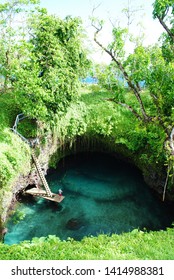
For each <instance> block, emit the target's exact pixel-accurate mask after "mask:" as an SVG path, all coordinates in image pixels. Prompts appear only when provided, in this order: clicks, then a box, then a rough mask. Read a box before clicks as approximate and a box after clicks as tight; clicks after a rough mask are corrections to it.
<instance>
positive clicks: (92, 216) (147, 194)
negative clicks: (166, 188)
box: [4, 154, 174, 244]
mask: <svg viewBox="0 0 174 280" xmlns="http://www.w3.org/2000/svg"><path fill="white" fill-rule="evenodd" d="M47 180H48V182H49V185H50V188H51V190H52V191H53V192H55V193H58V190H59V188H61V189H62V190H63V195H64V196H65V199H64V200H63V201H62V203H61V204H58V203H55V202H50V201H47V200H45V199H39V198H27V199H25V200H24V201H23V202H22V203H20V204H19V205H18V207H17V209H16V213H15V214H14V215H13V216H12V217H11V218H10V220H9V222H8V224H7V228H8V233H7V234H6V235H5V238H4V242H5V243H7V244H14V243H19V242H20V241H23V240H31V239H32V238H33V237H41V236H48V235H56V236H58V237H59V238H60V239H61V240H66V239H67V238H68V237H72V238H74V239H76V240H80V239H82V238H83V237H84V236H91V235H93V236H96V235H98V234H100V233H105V234H111V233H118V234H120V233H122V232H128V231H132V230H133V229H135V228H139V229H145V228H146V229H147V230H159V229H165V228H166V227H167V226H170V225H171V223H172V221H174V215H171V213H172V212H171V209H169V207H167V206H166V205H165V204H164V203H162V202H161V201H158V199H157V198H156V197H155V196H154V195H153V193H152V192H151V191H150V190H149V188H148V187H147V186H146V184H145V183H144V181H143V178H142V176H141V174H140V173H139V172H138V171H137V169H135V168H133V167H131V166H130V165H128V164H126V163H124V162H122V161H120V160H117V159H115V158H113V157H111V156H109V155H102V154H80V155H78V156H70V157H67V158H66V159H64V160H62V161H61V162H60V163H59V165H58V168H57V170H56V171H54V172H51V173H50V174H49V175H48V176H47Z"/></svg>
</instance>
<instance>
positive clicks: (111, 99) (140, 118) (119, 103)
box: [105, 98, 143, 121]
mask: <svg viewBox="0 0 174 280" xmlns="http://www.w3.org/2000/svg"><path fill="white" fill-rule="evenodd" d="M105 100H106V101H112V102H115V103H116V104H118V105H121V106H122V107H124V108H126V109H127V110H129V111H130V112H131V113H132V114H133V115H134V116H135V117H136V118H137V119H138V120H139V121H142V120H143V119H142V117H141V116H140V115H139V114H138V113H137V112H136V111H135V110H134V109H133V108H132V107H131V106H130V105H128V104H125V103H122V102H120V101H116V100H115V99H114V98H106V99H105Z"/></svg>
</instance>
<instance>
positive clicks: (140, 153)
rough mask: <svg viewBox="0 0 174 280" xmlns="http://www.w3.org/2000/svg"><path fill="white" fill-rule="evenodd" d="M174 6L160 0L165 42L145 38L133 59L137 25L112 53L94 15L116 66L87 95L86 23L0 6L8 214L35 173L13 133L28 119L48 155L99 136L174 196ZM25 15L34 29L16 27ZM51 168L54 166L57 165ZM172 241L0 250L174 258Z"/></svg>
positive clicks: (2, 249)
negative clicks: (15, 194) (23, 182)
mask: <svg viewBox="0 0 174 280" xmlns="http://www.w3.org/2000/svg"><path fill="white" fill-rule="evenodd" d="M172 2H173V1H170V0H156V1H154V12H153V16H154V18H157V19H158V20H159V22H160V23H161V24H162V26H163V27H164V29H165V31H166V33H165V34H164V35H163V36H162V38H161V45H158V46H150V47H148V48H145V47H144V46H143V42H142V41H141V40H138V41H137V40H136V41H135V42H134V43H135V49H134V52H133V53H132V54H129V55H126V53H125V51H124V46H125V37H126V38H128V37H129V38H130V39H131V40H132V37H131V36H130V34H129V32H128V31H129V30H128V28H120V27H119V28H116V27H114V28H113V40H112V41H111V42H110V44H109V45H108V46H107V47H105V46H103V45H102V44H101V43H100V41H99V39H98V34H99V32H100V31H101V30H102V27H103V21H98V19H97V20H96V19H94V18H92V25H93V27H94V28H95V34H94V40H95V42H96V43H97V44H98V45H99V46H100V47H101V48H102V49H103V50H104V51H105V52H107V53H108V54H109V55H110V57H111V58H112V62H111V63H110V65H96V69H95V74H96V75H97V77H98V79H99V85H96V86H91V87H85V86H83V87H82V88H80V78H81V77H84V76H85V75H86V73H87V70H89V71H92V70H91V69H90V62H89V61H88V59H87V51H86V50H85V48H84V43H83V38H84V31H83V29H82V22H81V20H80V19H79V18H71V17H66V18H65V19H64V20H62V19H60V18H57V17H56V16H50V15H48V13H47V11H46V10H45V9H40V7H39V5H38V4H39V1H35V0H17V1H16V0H11V1H9V2H6V3H5V4H0V14H1V19H2V20H1V21H0V43H1V53H0V112H1V113H0V130H1V132H0V166H1V168H0V215H3V212H4V209H5V208H7V207H9V204H10V202H11V198H12V191H13V186H14V183H15V181H16V180H17V179H18V178H19V176H20V175H26V174H28V173H29V172H30V170H31V154H30V149H29V147H28V146H27V145H26V144H25V143H23V142H22V140H21V139H20V138H19V137H18V136H17V135H15V134H13V133H12V131H11V130H10V127H12V125H13V123H14V120H15V117H16V115H17V114H19V113H21V112H23V113H24V114H25V115H26V116H27V117H28V118H27V119H25V120H24V121H22V123H20V124H19V131H20V132H21V133H22V134H23V135H24V136H26V137H35V136H39V138H40V143H41V146H42V148H43V149H44V147H46V145H47V136H48V135H52V137H53V139H54V138H55V143H59V144H60V146H59V148H61V149H62V150H63V147H64V146H66V145H68V146H69V150H71V147H72V146H73V145H74V144H75V143H76V140H77V139H78V138H80V137H83V139H86V141H88V140H89V141H91V140H92V139H97V140H98V141H100V142H101V143H107V145H108V147H109V148H110V150H111V151H113V152H117V153H120V154H122V155H123V156H125V157H127V158H129V160H131V161H132V162H134V163H135V164H136V165H137V166H138V167H139V168H140V169H141V170H142V172H143V173H144V174H146V175H147V176H148V175H149V174H150V173H152V174H153V175H155V176H157V178H158V179H159V181H160V180H161V182H163V183H161V185H160V187H161V188H163V189H164V193H163V199H164V198H165V192H166V188H167V192H168V194H171V195H172V194H173V184H174V183H173V182H174V164H173V162H174V148H173V147H174V146H172V143H173V142H174V140H172V139H174V130H173V123H174V107H173V104H174V83H173V79H174V74H173V73H174V71H173V69H174V55H173V43H174V32H173V30H174V28H173V14H174V12H173V3H172ZM169 13H170V14H169ZM21 14H22V15H23V18H24V19H25V28H22V27H21V25H20V23H19V25H17V24H16V25H15V28H13V24H14V22H13V20H12V19H14V21H15V19H16V18H18V17H19V16H20V15H21ZM168 26H170V28H169V27H168ZM24 29H25V30H24ZM141 82H143V84H142V83H141ZM36 124H37V126H36ZM56 141H57V142H56ZM172 141H173V142H172ZM173 145H174V143H173ZM58 152H60V151H58ZM66 152H67V151H63V152H62V151H61V153H65V154H66ZM61 156H62V155H61ZM58 158H60V155H59V156H58V157H57V159H58ZM50 165H55V162H54V160H53V158H52V159H51V161H50ZM164 182H165V184H164ZM171 197H172V196H171ZM5 210H6V209H5ZM18 218H21V219H22V217H20V216H19V217H18ZM1 224H2V220H1V219H0V225H1ZM1 227H2V225H1V226H0V228H1ZM173 241H174V229H173V228H172V229H168V230H166V231H159V232H141V231H138V230H134V231H133V232H131V233H126V234H122V235H119V236H118V235H112V236H107V235H100V236H98V237H86V238H84V239H83V240H82V241H81V242H80V241H74V240H68V241H66V242H64V241H60V240H59V239H58V238H57V237H55V236H49V237H42V238H40V239H37V238H35V239H33V241H32V242H29V241H25V242H23V243H22V244H19V245H13V246H8V245H4V244H0V259H173V258H174V253H173V252H174V248H173V246H174V245H173V244H174V242H173Z"/></svg>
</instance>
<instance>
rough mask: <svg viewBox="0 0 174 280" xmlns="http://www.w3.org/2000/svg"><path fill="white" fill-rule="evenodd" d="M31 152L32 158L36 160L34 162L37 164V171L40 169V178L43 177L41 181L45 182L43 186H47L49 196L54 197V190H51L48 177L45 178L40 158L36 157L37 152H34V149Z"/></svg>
mask: <svg viewBox="0 0 174 280" xmlns="http://www.w3.org/2000/svg"><path fill="white" fill-rule="evenodd" d="M31 154H32V158H33V160H34V163H35V165H36V169H37V171H38V173H39V176H40V179H41V181H42V183H43V186H44V187H45V190H46V192H47V195H48V196H49V197H52V195H53V194H52V192H51V190H50V188H49V186H48V183H47V181H46V179H45V176H44V174H43V171H42V169H41V166H40V163H39V161H38V159H37V158H36V155H35V152H34V150H33V149H32V150H31Z"/></svg>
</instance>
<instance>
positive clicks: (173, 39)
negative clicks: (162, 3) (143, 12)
mask: <svg viewBox="0 0 174 280" xmlns="http://www.w3.org/2000/svg"><path fill="white" fill-rule="evenodd" d="M157 18H158V20H159V22H160V23H161V25H162V27H163V28H164V29H165V30H166V32H167V33H168V35H169V37H170V38H171V39H172V41H173V43H174V35H173V33H172V31H171V30H170V29H169V28H168V26H167V24H166V23H165V22H164V20H163V18H164V17H163V18H161V17H160V16H157Z"/></svg>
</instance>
